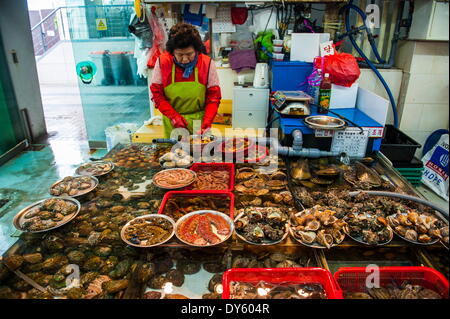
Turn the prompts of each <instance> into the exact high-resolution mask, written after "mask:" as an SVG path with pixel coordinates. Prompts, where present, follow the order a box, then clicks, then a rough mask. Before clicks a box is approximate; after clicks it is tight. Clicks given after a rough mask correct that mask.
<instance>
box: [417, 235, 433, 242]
mask: <svg viewBox="0 0 450 319" xmlns="http://www.w3.org/2000/svg"><path fill="white" fill-rule="evenodd" d="M417 240H418V241H419V242H420V243H429V242H430V241H431V240H432V238H431V237H430V236H428V235H427V234H421V235H419V237H418V238H417Z"/></svg>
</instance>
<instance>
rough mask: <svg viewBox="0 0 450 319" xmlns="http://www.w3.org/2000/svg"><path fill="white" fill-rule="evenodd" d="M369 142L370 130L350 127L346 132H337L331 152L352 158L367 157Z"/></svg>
mask: <svg viewBox="0 0 450 319" xmlns="http://www.w3.org/2000/svg"><path fill="white" fill-rule="evenodd" d="M368 142H369V130H368V129H367V128H363V132H361V130H360V129H359V128H355V127H349V128H347V129H346V130H344V131H336V132H335V134H334V136H333V141H332V142H331V151H332V152H339V153H346V154H347V155H348V156H350V157H360V158H362V157H364V156H366V149H367V143H368Z"/></svg>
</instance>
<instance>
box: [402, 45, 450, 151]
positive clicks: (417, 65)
mask: <svg viewBox="0 0 450 319" xmlns="http://www.w3.org/2000/svg"><path fill="white" fill-rule="evenodd" d="M448 45H449V44H448V42H430V41H422V42H419V41H404V42H402V43H401V44H400V46H399V54H398V56H397V65H398V66H399V67H401V68H403V69H404V72H405V76H404V80H403V85H402V92H401V98H400V105H401V108H402V117H401V122H400V129H401V130H402V131H404V132H405V133H406V134H407V135H409V136H411V137H412V138H413V139H415V140H416V141H417V142H419V143H420V144H422V146H423V145H424V143H425V141H426V138H427V137H428V136H429V135H430V134H431V133H432V132H433V131H435V130H437V129H448V128H449V91H448V90H449V77H448V72H449V71H448V70H449V55H448V54H449V46H448ZM421 154H422V152H421V150H419V151H418V153H416V155H418V156H419V155H421Z"/></svg>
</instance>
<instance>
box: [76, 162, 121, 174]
mask: <svg viewBox="0 0 450 319" xmlns="http://www.w3.org/2000/svg"><path fill="white" fill-rule="evenodd" d="M113 166H114V165H113V163H111V162H104V161H96V162H90V163H86V164H83V165H81V166H80V167H78V168H77V171H76V172H77V174H79V175H92V176H101V175H104V174H106V173H108V172H110V171H111V170H112V169H113Z"/></svg>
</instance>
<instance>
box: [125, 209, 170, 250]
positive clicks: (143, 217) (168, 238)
mask: <svg viewBox="0 0 450 319" xmlns="http://www.w3.org/2000/svg"><path fill="white" fill-rule="evenodd" d="M147 218H163V219H165V220H168V221H169V222H170V223H171V224H172V232H171V233H170V235H169V237H167V239H165V240H163V241H162V242H160V243H156V244H153V245H139V244H134V243H132V242H130V241H129V240H127V239H126V238H125V230H126V229H127V227H128V226H130V223H131V222H133V221H134V220H136V219H147ZM174 234H175V221H174V220H173V219H172V218H170V217H169V216H166V215H161V214H148V215H142V216H139V217H136V218H133V219H132V220H130V221H129V222H128V223H126V224H125V225H124V226H123V227H122V230H121V231H120V237H121V238H122V240H123V241H124V242H125V243H127V244H128V245H130V246H134V247H139V248H148V247H155V246H159V245H162V244H164V243H166V242H168V241H169V240H170V239H172V237H173V235H174Z"/></svg>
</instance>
